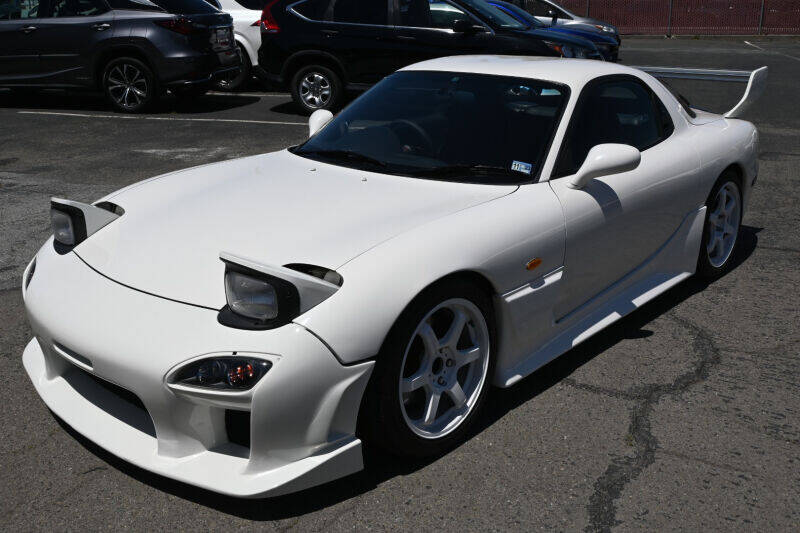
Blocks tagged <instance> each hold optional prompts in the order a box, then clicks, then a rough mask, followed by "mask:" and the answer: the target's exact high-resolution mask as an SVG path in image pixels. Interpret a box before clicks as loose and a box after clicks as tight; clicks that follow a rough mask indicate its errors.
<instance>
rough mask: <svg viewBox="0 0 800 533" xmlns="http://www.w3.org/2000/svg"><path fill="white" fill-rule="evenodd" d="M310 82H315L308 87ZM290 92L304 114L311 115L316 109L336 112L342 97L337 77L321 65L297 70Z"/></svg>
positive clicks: (341, 87) (342, 90)
mask: <svg viewBox="0 0 800 533" xmlns="http://www.w3.org/2000/svg"><path fill="white" fill-rule="evenodd" d="M312 80H316V81H313V83H311V87H308V84H309V82H311V81H312ZM304 81H305V82H306V83H304ZM291 91H292V98H293V99H294V101H295V103H296V104H297V105H298V106H299V107H300V109H301V110H302V111H303V113H305V114H311V113H313V112H314V111H316V110H318V109H328V110H330V111H336V110H337V109H338V108H339V106H340V105H341V102H342V97H343V95H344V87H343V84H342V79H341V78H340V77H339V75H338V74H336V73H335V72H334V71H332V70H331V69H329V68H328V67H323V66H321V65H308V66H305V67H303V68H301V69H300V70H298V71H297V72H296V73H295V75H294V76H292V81H291ZM315 100H316V101H317V103H316V104H315V103H314V101H315Z"/></svg>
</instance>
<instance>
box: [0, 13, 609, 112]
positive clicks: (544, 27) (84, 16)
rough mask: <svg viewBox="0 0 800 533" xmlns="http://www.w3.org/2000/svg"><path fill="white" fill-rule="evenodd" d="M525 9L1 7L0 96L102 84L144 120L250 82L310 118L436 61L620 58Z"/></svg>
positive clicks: (559, 20) (599, 34)
mask: <svg viewBox="0 0 800 533" xmlns="http://www.w3.org/2000/svg"><path fill="white" fill-rule="evenodd" d="M537 2H538V0H537ZM530 3H531V2H530V0H528V1H527V2H522V1H521V0H515V1H514V2H503V1H501V0H397V1H396V2H364V1H360V0H0V87H10V88H12V89H18V90H20V89H21V90H29V89H31V88H39V87H60V88H84V89H100V90H102V91H103V92H105V94H106V96H107V98H108V101H109V102H110V103H111V105H112V106H113V107H114V108H115V109H116V110H118V111H122V112H140V111H143V110H144V109H146V108H147V107H148V106H149V105H150V104H152V103H153V102H154V101H155V100H156V99H158V98H159V97H160V96H161V95H162V94H163V93H164V92H166V91H167V90H168V91H169V92H171V93H173V94H174V95H175V96H177V97H178V98H180V99H187V98H196V97H197V96H199V95H202V94H204V93H205V92H206V91H207V90H208V89H209V88H211V87H215V88H217V89H220V90H233V89H236V88H238V87H240V86H242V85H243V84H244V83H245V82H246V81H248V80H249V79H250V78H251V76H252V75H256V76H257V77H259V78H261V79H263V80H268V81H270V82H273V83H276V84H279V85H281V86H284V87H285V88H287V89H289V90H290V92H291V93H292V96H293V98H294V100H295V102H296V103H297V104H298V105H299V106H300V108H301V109H302V110H303V111H304V112H306V113H311V112H313V111H315V110H317V109H336V108H337V107H339V106H341V105H342V103H343V102H344V100H345V97H346V95H347V94H348V93H349V92H352V91H362V90H364V89H366V88H368V87H370V86H371V85H372V84H374V83H376V82H377V81H379V80H381V79H382V78H383V77H385V76H386V75H388V74H390V73H392V72H394V71H395V70H397V69H399V68H402V67H404V66H407V65H410V64H412V63H416V62H418V61H422V60H425V59H433V58H436V57H443V56H451V55H462V54H507V55H527V56H545V57H553V56H562V57H577V58H590V59H605V60H610V61H616V60H617V57H618V50H619V37H618V35H617V34H616V30H615V29H613V27H610V26H606V25H604V24H602V23H600V24H595V22H597V21H591V20H580V19H578V18H577V17H575V16H574V15H572V14H570V13H568V12H566V11H564V10H563V9H560V8H558V7H557V6H555V5H554V4H551V3H550V2H543V3H544V4H546V6H545V7H548V11H547V17H548V18H547V19H546V22H542V21H541V20H540V18H541V17H539V16H538V12H537V11H536V10H534V12H532V13H530V12H528V11H526V10H525V9H523V8H522V7H521V6H522V5H523V4H525V6H526V7H527V6H528V4H530ZM536 5H538V4H536ZM536 9H538V7H537V8H536ZM553 9H559V11H558V12H556V11H553Z"/></svg>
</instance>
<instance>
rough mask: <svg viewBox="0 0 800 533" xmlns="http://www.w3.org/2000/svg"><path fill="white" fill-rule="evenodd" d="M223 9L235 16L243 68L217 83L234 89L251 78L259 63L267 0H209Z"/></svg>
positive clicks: (226, 89)
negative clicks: (233, 75) (263, 9)
mask: <svg viewBox="0 0 800 533" xmlns="http://www.w3.org/2000/svg"><path fill="white" fill-rule="evenodd" d="M208 1H209V2H210V3H211V4H213V5H217V6H218V7H219V8H220V10H221V11H223V12H225V13H227V14H229V15H230V16H231V17H233V33H234V38H235V39H236V45H237V46H238V48H239V53H240V54H241V55H242V70H241V71H239V74H238V75H236V76H235V77H233V78H222V79H220V80H218V81H217V82H216V83H215V85H216V88H217V89H219V90H222V91H232V90H234V89H237V88H239V87H241V86H242V85H243V84H244V83H245V82H246V81H248V80H249V79H250V77H251V76H252V72H253V67H255V66H256V65H258V49H259V47H260V46H261V9H262V7H263V5H264V3H265V1H266V0H208Z"/></svg>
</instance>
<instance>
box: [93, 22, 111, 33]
mask: <svg viewBox="0 0 800 533" xmlns="http://www.w3.org/2000/svg"><path fill="white" fill-rule="evenodd" d="M110 27H111V24H108V23H106V22H103V23H102V24H100V23H98V24H92V29H95V30H97V31H105V30H107V29H108V28H110Z"/></svg>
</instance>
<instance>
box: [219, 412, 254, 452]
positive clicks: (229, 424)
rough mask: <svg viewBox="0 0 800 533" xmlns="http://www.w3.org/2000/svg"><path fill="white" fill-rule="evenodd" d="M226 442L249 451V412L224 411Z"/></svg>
mask: <svg viewBox="0 0 800 533" xmlns="http://www.w3.org/2000/svg"><path fill="white" fill-rule="evenodd" d="M225 431H226V432H227V434H228V442H232V443H233V444H238V445H239V446H244V447H245V448H247V449H248V450H249V449H250V411H234V410H232V409H226V410H225Z"/></svg>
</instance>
